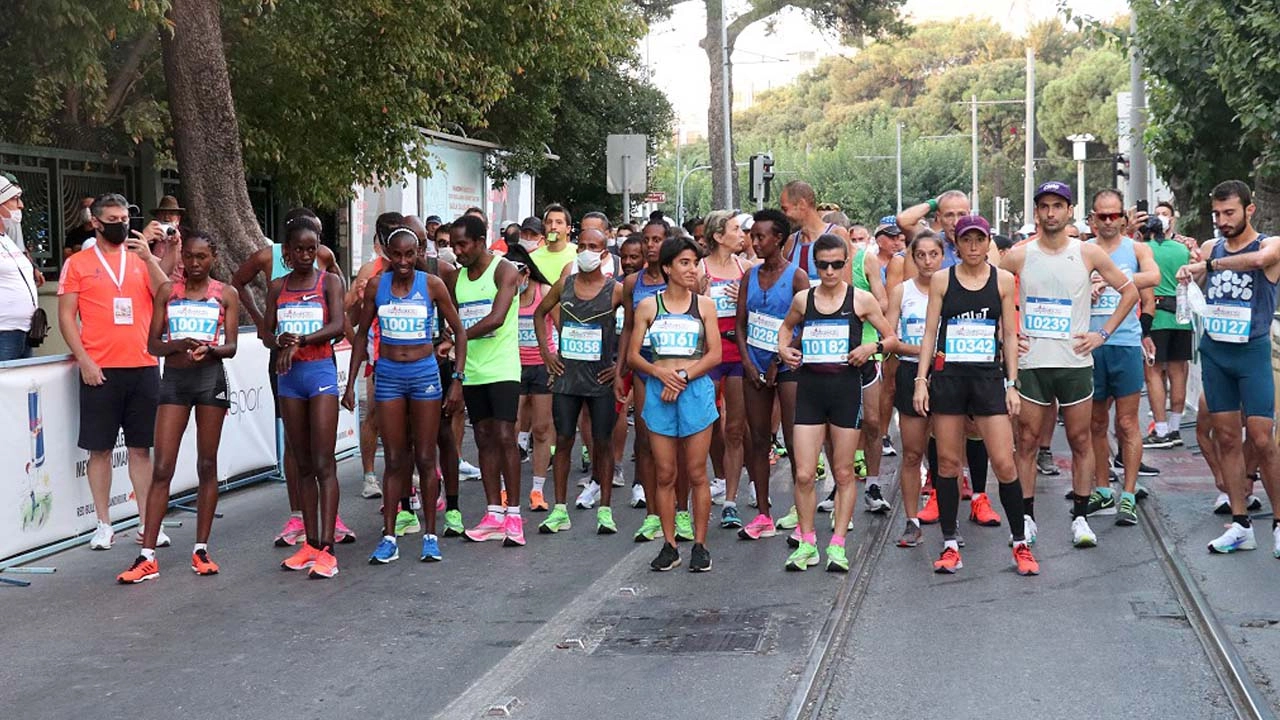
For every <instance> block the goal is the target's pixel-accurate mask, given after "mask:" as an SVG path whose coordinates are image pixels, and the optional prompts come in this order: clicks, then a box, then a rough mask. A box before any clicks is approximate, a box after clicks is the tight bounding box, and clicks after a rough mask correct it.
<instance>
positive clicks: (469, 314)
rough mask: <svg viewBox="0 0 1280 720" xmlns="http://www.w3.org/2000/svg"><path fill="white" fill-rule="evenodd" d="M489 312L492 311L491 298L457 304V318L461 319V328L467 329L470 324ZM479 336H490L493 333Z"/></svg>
mask: <svg viewBox="0 0 1280 720" xmlns="http://www.w3.org/2000/svg"><path fill="white" fill-rule="evenodd" d="M491 312H493V301H492V300H472V301H471V302H464V303H462V304H461V305H459V306H458V319H459V320H461V321H462V329H463V330H469V329H470V328H471V326H473V325H475V324H476V323H478V322H480V321H481V320H483V319H485V318H486V317H488V316H489V313H491ZM480 337H486V338H491V337H493V333H489V334H487V335H481V336H480Z"/></svg>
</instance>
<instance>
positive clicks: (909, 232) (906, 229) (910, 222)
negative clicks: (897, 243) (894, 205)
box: [897, 199, 938, 242]
mask: <svg viewBox="0 0 1280 720" xmlns="http://www.w3.org/2000/svg"><path fill="white" fill-rule="evenodd" d="M937 209H938V201H937V200H932V199H931V200H928V201H926V202H922V203H919V204H917V205H912V206H911V207H909V208H906V209H904V210H903V211H902V212H900V213H898V217H897V221H898V227H900V228H902V234H903V236H905V237H906V239H907V242H911V238H913V237H915V236H916V228H917V227H919V225H920V221H921V220H923V219H924V217H925V216H926V215H928V214H929V213H931V212H934V211H935V210H937Z"/></svg>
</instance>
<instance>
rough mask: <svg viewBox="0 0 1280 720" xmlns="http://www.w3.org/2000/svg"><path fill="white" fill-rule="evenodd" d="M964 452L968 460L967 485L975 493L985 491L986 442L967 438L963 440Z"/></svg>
mask: <svg viewBox="0 0 1280 720" xmlns="http://www.w3.org/2000/svg"><path fill="white" fill-rule="evenodd" d="M964 454H965V457H966V458H967V459H968V461H969V486H970V487H972V488H973V491H974V492H975V493H984V492H986V491H987V444H986V443H984V442H982V440H974V439H973V438H968V439H967V440H965V442H964Z"/></svg>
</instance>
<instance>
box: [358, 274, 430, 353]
mask: <svg viewBox="0 0 1280 720" xmlns="http://www.w3.org/2000/svg"><path fill="white" fill-rule="evenodd" d="M394 276H395V273H393V272H383V273H382V277H381V278H380V279H379V280H378V294H377V296H376V299H375V300H374V304H375V305H376V306H377V308H378V316H377V317H378V322H377V323H376V325H377V327H378V328H379V333H380V342H382V343H385V344H387V345H429V344H430V343H431V335H430V332H431V326H432V325H433V324H434V318H433V316H434V315H435V313H434V312H433V307H432V302H431V293H430V292H429V291H428V290H427V274H426V273H424V272H422V271H421V270H415V271H413V285H412V286H411V287H410V288H409V294H408V295H406V296H405V297H397V296H396V295H395V294H394V293H392V291H391V282H392V279H393V277H394ZM372 334H373V333H370V335H372Z"/></svg>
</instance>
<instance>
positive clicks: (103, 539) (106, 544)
mask: <svg viewBox="0 0 1280 720" xmlns="http://www.w3.org/2000/svg"><path fill="white" fill-rule="evenodd" d="M115 539H116V534H115V531H113V530H112V529H111V526H110V525H108V524H106V523H104V522H100V523H98V529H97V530H94V531H93V537H92V538H91V539H90V540H89V549H90V550H109V549H110V548H111V543H113V542H115Z"/></svg>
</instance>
